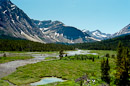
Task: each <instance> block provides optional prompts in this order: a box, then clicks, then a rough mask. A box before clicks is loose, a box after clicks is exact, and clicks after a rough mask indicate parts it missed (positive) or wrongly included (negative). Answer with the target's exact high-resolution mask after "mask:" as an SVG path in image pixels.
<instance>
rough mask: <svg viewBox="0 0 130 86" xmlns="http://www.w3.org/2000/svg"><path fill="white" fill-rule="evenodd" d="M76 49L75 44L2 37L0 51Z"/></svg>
mask: <svg viewBox="0 0 130 86" xmlns="http://www.w3.org/2000/svg"><path fill="white" fill-rule="evenodd" d="M59 50H74V47H73V46H70V45H63V44H53V43H50V44H43V43H38V42H32V41H28V40H19V39H17V40H13V39H0V51H59Z"/></svg>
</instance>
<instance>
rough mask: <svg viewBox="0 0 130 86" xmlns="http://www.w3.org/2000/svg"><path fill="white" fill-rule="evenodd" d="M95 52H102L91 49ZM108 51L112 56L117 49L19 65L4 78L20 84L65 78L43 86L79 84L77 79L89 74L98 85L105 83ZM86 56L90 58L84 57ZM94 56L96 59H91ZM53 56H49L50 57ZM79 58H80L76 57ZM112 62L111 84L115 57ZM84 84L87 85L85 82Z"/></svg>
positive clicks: (111, 59)
mask: <svg viewBox="0 0 130 86" xmlns="http://www.w3.org/2000/svg"><path fill="white" fill-rule="evenodd" d="M90 52H93V53H98V54H99V53H100V52H101V51H90ZM106 53H109V54H110V56H111V55H113V54H116V52H115V51H102V52H101V53H100V54H99V58H98V55H77V56H68V57H65V58H63V59H62V60H58V59H57V60H52V61H42V62H38V63H35V64H28V65H25V66H22V67H19V68H18V69H17V70H16V71H15V72H14V73H12V74H11V75H9V76H6V77H4V78H2V79H4V80H8V81H9V82H11V83H13V84H16V85H18V86H30V83H32V82H37V81H39V80H41V78H44V77H52V76H54V77H58V78H62V79H64V80H67V81H65V82H57V83H52V84H47V85H42V86H79V82H77V83H76V82H75V79H77V78H79V77H81V76H83V75H87V76H88V78H89V79H90V80H92V79H94V80H95V83H89V84H90V85H91V86H97V85H100V84H102V83H104V82H103V81H102V80H101V68H100V67H101V60H102V58H103V57H101V56H105V54H106ZM85 56H87V57H88V59H83V58H84V57H85ZM91 57H94V61H93V60H92V59H91ZM50 58H51V57H49V59H50ZM74 58H78V59H74ZM109 63H110V67H111V70H110V76H111V80H112V81H111V84H113V79H114V74H115V70H114V69H115V66H116V64H115V59H114V58H111V57H110V58H109ZM83 86H87V85H86V84H84V85H83Z"/></svg>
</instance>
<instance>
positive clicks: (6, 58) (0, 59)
mask: <svg viewBox="0 0 130 86" xmlns="http://www.w3.org/2000/svg"><path fill="white" fill-rule="evenodd" d="M31 58H33V57H32V56H11V57H9V56H8V57H0V64H1V63H6V62H10V61H15V60H26V59H31Z"/></svg>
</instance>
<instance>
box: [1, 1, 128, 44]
mask: <svg viewBox="0 0 130 86" xmlns="http://www.w3.org/2000/svg"><path fill="white" fill-rule="evenodd" d="M126 34H130V24H129V25H128V26H126V27H124V28H123V29H122V30H121V31H119V32H117V33H115V34H106V33H102V32H101V31H99V30H95V31H88V30H87V31H86V30H85V31H84V30H83V31H81V30H80V29H78V28H76V27H73V26H67V25H65V24H64V23H62V22H60V21H51V20H46V21H39V20H34V19H30V18H29V17H28V16H27V15H26V13H24V11H22V10H21V9H19V8H18V7H17V6H16V5H14V4H13V3H12V2H11V1H10V0H0V36H2V37H3V36H5V37H7V36H11V37H15V38H21V39H26V40H31V41H35V42H41V43H84V42H94V41H101V40H104V39H109V38H114V37H117V36H121V35H126Z"/></svg>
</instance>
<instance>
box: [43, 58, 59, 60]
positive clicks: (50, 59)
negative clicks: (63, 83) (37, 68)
mask: <svg viewBox="0 0 130 86" xmlns="http://www.w3.org/2000/svg"><path fill="white" fill-rule="evenodd" d="M56 59H58V58H57V57H46V58H45V60H56Z"/></svg>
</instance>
